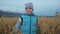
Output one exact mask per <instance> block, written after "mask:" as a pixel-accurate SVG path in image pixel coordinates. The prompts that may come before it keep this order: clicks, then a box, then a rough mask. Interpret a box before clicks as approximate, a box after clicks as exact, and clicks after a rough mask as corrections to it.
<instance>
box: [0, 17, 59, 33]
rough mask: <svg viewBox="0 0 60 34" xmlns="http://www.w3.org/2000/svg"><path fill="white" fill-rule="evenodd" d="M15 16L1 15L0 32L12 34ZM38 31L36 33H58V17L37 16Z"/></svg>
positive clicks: (15, 20)
mask: <svg viewBox="0 0 60 34" xmlns="http://www.w3.org/2000/svg"><path fill="white" fill-rule="evenodd" d="M17 20H18V18H17V17H12V18H8V17H1V18H0V34H13V32H12V29H13V27H14V26H15V24H16V22H17ZM38 23H39V24H40V31H39V32H38V34H40V32H41V34H60V17H53V18H47V17H38Z"/></svg>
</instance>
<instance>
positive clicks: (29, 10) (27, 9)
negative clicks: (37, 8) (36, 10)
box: [25, 3, 33, 14]
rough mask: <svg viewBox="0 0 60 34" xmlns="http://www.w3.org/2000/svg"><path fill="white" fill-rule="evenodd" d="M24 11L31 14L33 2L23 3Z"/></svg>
mask: <svg viewBox="0 0 60 34" xmlns="http://www.w3.org/2000/svg"><path fill="white" fill-rule="evenodd" d="M25 11H26V13H27V14H32V11H33V4H32V3H26V4H25Z"/></svg>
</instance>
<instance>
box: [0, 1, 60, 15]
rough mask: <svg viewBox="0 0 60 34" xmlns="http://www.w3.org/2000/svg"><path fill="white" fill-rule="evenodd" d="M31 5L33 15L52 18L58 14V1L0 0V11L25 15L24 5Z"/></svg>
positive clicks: (59, 7)
mask: <svg viewBox="0 0 60 34" xmlns="http://www.w3.org/2000/svg"><path fill="white" fill-rule="evenodd" d="M30 2H32V3H33V6H34V12H33V13H34V14H35V15H39V16H54V15H55V13H56V11H59V12H60V0H0V10H4V11H12V12H20V13H25V3H30Z"/></svg>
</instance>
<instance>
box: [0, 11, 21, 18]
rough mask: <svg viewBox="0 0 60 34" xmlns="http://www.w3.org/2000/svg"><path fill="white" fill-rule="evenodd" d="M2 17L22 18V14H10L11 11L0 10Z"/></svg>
mask: <svg viewBox="0 0 60 34" xmlns="http://www.w3.org/2000/svg"><path fill="white" fill-rule="evenodd" d="M0 15H1V16H8V17H9V16H11V17H14V16H15V17H20V15H21V14H20V13H18V12H10V11H2V10H0Z"/></svg>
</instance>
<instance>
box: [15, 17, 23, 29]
mask: <svg viewBox="0 0 60 34" xmlns="http://www.w3.org/2000/svg"><path fill="white" fill-rule="evenodd" d="M21 26H22V19H21V18H19V20H18V22H17V23H16V26H15V27H16V28H18V29H20V28H21Z"/></svg>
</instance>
